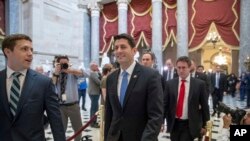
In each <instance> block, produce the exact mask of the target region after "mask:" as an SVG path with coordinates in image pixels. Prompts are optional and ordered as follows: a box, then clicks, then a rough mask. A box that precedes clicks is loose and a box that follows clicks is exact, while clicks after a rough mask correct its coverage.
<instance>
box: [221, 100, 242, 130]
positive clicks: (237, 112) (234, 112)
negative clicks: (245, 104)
mask: <svg viewBox="0 0 250 141" xmlns="http://www.w3.org/2000/svg"><path fill="white" fill-rule="evenodd" d="M217 111H218V112H223V113H225V114H231V116H232V123H235V124H237V125H239V124H240V121H241V120H242V118H243V117H244V116H245V115H246V111H245V110H242V109H238V108H236V109H231V108H230V107H228V106H227V105H226V104H224V103H222V102H219V104H218V107H217Z"/></svg>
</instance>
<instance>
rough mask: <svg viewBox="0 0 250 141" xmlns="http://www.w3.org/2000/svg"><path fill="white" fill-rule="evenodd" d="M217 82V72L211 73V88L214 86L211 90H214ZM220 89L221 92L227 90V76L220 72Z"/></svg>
mask: <svg viewBox="0 0 250 141" xmlns="http://www.w3.org/2000/svg"><path fill="white" fill-rule="evenodd" d="M215 83H216V73H213V74H212V75H211V88H212V89H211V90H212V91H211V92H213V91H214V89H215ZM219 90H220V93H221V94H223V92H225V91H227V76H226V75H225V74H224V73H220V79H219Z"/></svg>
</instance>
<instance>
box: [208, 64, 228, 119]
mask: <svg viewBox="0 0 250 141" xmlns="http://www.w3.org/2000/svg"><path fill="white" fill-rule="evenodd" d="M226 90H227V76H226V75H225V74H224V73H222V72H221V68H220V66H219V65H217V66H216V70H215V73H213V74H212V75H211V92H212V100H213V109H214V112H213V113H212V116H214V115H215V114H216V112H217V110H216V108H217V106H218V104H219V102H222V100H223V94H224V92H226ZM217 116H218V117H220V112H217Z"/></svg>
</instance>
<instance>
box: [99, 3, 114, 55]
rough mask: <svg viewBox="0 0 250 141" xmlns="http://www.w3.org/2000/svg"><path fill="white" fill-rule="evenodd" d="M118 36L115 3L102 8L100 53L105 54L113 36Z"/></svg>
mask: <svg viewBox="0 0 250 141" xmlns="http://www.w3.org/2000/svg"><path fill="white" fill-rule="evenodd" d="M117 34H118V9H117V4H116V2H113V3H110V4H106V5H104V6H103V10H102V13H101V15H100V51H101V53H104V52H107V51H108V50H109V48H110V47H111V46H112V39H113V36H114V35H117Z"/></svg>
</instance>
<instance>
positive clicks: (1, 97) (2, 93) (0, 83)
mask: <svg viewBox="0 0 250 141" xmlns="http://www.w3.org/2000/svg"><path fill="white" fill-rule="evenodd" d="M6 77H7V73H6V69H5V70H3V71H1V72H0V104H1V103H2V105H3V108H4V109H5V111H6V113H7V115H8V117H9V119H11V118H12V116H11V113H10V107H9V100H8V97H7V90H6Z"/></svg>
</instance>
